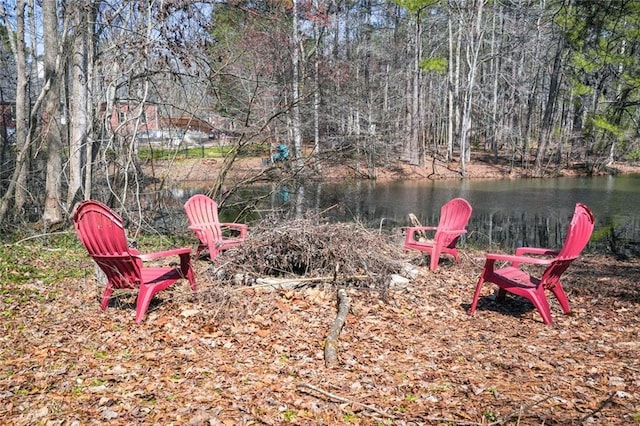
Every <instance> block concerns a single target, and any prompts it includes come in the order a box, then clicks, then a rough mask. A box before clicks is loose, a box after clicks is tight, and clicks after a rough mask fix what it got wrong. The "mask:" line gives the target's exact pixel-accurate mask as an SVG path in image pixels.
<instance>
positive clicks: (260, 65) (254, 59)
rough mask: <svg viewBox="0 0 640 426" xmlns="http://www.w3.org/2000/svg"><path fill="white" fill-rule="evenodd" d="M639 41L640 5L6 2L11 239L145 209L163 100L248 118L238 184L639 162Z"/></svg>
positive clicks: (4, 156) (4, 149)
mask: <svg viewBox="0 0 640 426" xmlns="http://www.w3.org/2000/svg"><path fill="white" fill-rule="evenodd" d="M13 3H15V8H14V7H13ZM638 28H640V2H638V1H630V0H601V1H590V0H492V1H490V0H448V1H445V0H394V1H388V0H387V1H384V0H304V1H302V0H264V1H256V0H243V1H242V0H228V1H223V2H220V1H189V2H186V1H157V0H139V1H129V2H122V1H119V0H101V1H98V0H93V1H90V0H74V1H69V0H57V1H44V2H32V1H26V0H16V1H15V2H13V1H9V2H7V1H0V61H1V62H0V69H1V70H2V72H0V107H2V108H3V109H2V110H0V112H2V113H1V114H0V117H2V123H0V142H1V143H2V146H1V147H0V162H1V165H2V167H1V169H0V194H2V195H1V196H2V198H1V199H0V226H2V227H9V226H14V225H16V224H20V223H22V222H24V221H43V223H44V224H45V225H46V226H51V225H52V224H56V223H60V222H63V221H64V220H65V219H66V218H68V216H69V214H70V213H71V209H72V208H73V205H74V204H75V203H76V202H77V201H78V200H82V199H87V198H91V197H97V196H99V197H100V198H108V200H109V203H110V204H111V205H115V206H124V205H131V204H132V203H136V202H137V200H138V199H137V196H138V194H140V192H141V189H142V188H143V186H144V182H143V181H142V179H141V177H142V176H141V174H140V172H139V164H138V162H137V158H136V155H135V152H136V146H135V143H134V141H135V140H136V138H135V129H137V128H141V125H142V124H143V123H144V116H143V115H144V114H143V111H144V105H145V104H146V103H149V102H153V103H154V104H157V105H159V106H161V108H166V109H167V110H171V111H174V112H175V111H178V112H183V113H185V114H189V115H191V116H194V117H200V118H202V119H204V118H205V117H202V114H203V111H216V112H217V113H218V114H220V115H222V116H224V117H225V118H228V119H230V120H233V122H234V123H235V128H236V130H237V131H238V133H239V134H240V135H241V136H240V137H239V138H238V141H237V145H238V146H237V147H236V148H237V149H235V150H231V152H230V153H229V157H228V158H227V159H225V166H226V167H229V166H230V165H231V164H232V163H233V161H234V159H235V158H236V156H237V155H238V152H240V151H241V150H242V149H243V148H245V147H247V146H249V145H251V144H265V143H267V144H271V145H277V144H280V143H284V144H287V145H288V146H289V147H290V149H291V152H292V158H293V160H292V162H293V166H294V167H296V168H298V169H299V171H300V172H301V173H303V172H304V169H305V168H306V167H314V168H316V169H317V170H322V167H323V164H326V162H327V161H332V162H335V161H340V160H341V159H342V158H348V160H349V161H351V162H355V164H356V167H357V168H358V169H359V170H360V171H361V172H362V173H363V174H364V175H366V176H369V177H370V178H375V177H376V168H377V167H379V166H381V165H393V164H396V163H397V162H398V161H401V162H406V163H409V164H412V165H415V166H416V167H428V168H432V169H433V170H434V172H435V171H436V168H437V167H439V165H441V164H447V165H448V166H449V167H451V164H455V166H454V167H457V168H458V169H459V171H460V175H461V176H462V177H464V176H465V175H466V167H467V165H468V163H469V162H470V161H471V159H472V157H473V155H474V154H477V153H488V154H490V155H491V156H492V157H493V158H495V159H496V160H497V159H501V160H503V161H504V160H505V159H506V160H508V161H509V163H510V164H511V165H512V166H516V165H517V166H523V167H525V168H526V169H527V170H529V171H530V174H531V175H532V176H545V175H548V174H552V173H553V172H554V171H555V170H557V169H558V168H560V167H563V166H566V165H567V164H568V163H570V162H571V163H574V162H579V163H581V164H583V165H584V167H586V168H587V169H588V170H591V171H593V172H597V171H600V170H602V169H604V168H606V167H607V166H609V165H611V164H612V163H613V162H614V161H620V160H625V159H626V160H637V159H639V158H640V147H639V144H638V140H639V132H640V108H639V102H640V54H639V52H638V49H639V48H640V31H638ZM119 102H127V103H128V105H129V110H128V114H127V116H126V118H125V121H126V126H127V128H131V127H133V129H134V134H133V136H132V135H131V134H128V135H127V137H122V134H121V132H119V129H118V127H115V128H114V127H113V126H112V125H111V124H110V122H109V118H108V117H110V115H111V112H112V111H113V109H114V108H116V105H117V104H118V103H119ZM6 108H10V109H11V112H12V118H11V119H10V120H7V119H6V118H5V117H6V116H7V114H6V113H5V112H6ZM9 121H10V123H9ZM122 125H123V126H124V125H125V124H124V123H122ZM309 148H310V149H309ZM450 163H451V164H450ZM224 179H225V178H224V174H223V175H222V176H221V177H220V179H218V180H217V181H216V186H215V188H212V192H213V193H215V192H216V191H218V190H219V189H220V188H222V187H223V185H224V183H225V182H224Z"/></svg>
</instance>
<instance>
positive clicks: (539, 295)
mask: <svg viewBox="0 0 640 426" xmlns="http://www.w3.org/2000/svg"><path fill="white" fill-rule="evenodd" d="M527 299H529V300H530V301H531V303H533V305H534V306H535V307H536V309H537V310H538V312H539V313H540V316H542V321H543V322H544V323H545V324H551V323H552V322H553V321H552V320H551V308H550V307H549V301H548V300H547V297H546V296H545V294H544V288H543V287H539V288H538V289H537V290H535V291H533V292H531V293H529V296H528V297H527Z"/></svg>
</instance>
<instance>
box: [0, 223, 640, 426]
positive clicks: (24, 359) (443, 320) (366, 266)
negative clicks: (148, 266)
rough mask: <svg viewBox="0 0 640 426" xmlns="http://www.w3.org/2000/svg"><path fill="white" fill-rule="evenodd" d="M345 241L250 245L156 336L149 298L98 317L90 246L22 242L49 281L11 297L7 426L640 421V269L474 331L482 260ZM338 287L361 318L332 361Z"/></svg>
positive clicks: (293, 227)
mask: <svg viewBox="0 0 640 426" xmlns="http://www.w3.org/2000/svg"><path fill="white" fill-rule="evenodd" d="M327 226H330V225H328V224H327V225H319V224H314V223H305V222H301V223H293V224H292V223H291V222H289V223H287V224H286V225H285V227H274V226H270V227H269V228H268V230H264V229H260V228H252V230H251V232H250V235H249V239H248V240H247V241H246V242H245V245H244V246H243V247H242V248H238V249H233V250H229V251H228V252H225V253H224V254H222V255H220V256H219V257H218V258H216V259H215V260H214V261H213V262H210V261H209V260H208V259H207V258H203V259H199V260H196V261H195V263H194V265H195V271H196V277H197V282H198V290H197V291H196V292H192V291H191V290H190V289H189V286H188V285H187V284H186V282H182V283H177V284H176V285H174V286H172V287H171V288H169V289H167V290H165V291H162V292H160V293H158V294H157V295H156V296H155V298H154V299H153V301H152V305H151V307H150V310H149V312H148V314H147V317H146V319H145V320H144V321H143V322H142V323H140V324H136V323H135V322H134V320H133V317H134V306H135V295H134V294H132V293H127V292H124V293H122V292H116V293H115V295H114V296H115V297H114V298H113V299H112V303H111V306H110V307H109V308H108V309H107V310H106V311H105V312H99V310H98V305H99V298H100V295H101V291H102V289H101V287H100V286H99V285H98V284H97V282H96V279H95V273H94V264H93V262H92V261H91V260H90V259H88V258H87V257H86V256H84V252H83V250H82V249H81V248H80V246H79V244H78V246H77V247H76V248H68V247H67V248H65V249H62V248H59V247H58V248H57V247H55V246H54V247H51V246H49V247H45V248H43V247H42V245H37V244H33V245H30V244H29V242H24V243H22V244H21V245H20V255H19V256H17V255H16V257H15V259H12V260H10V261H8V262H9V263H10V264H13V265H15V267H14V268H15V269H16V270H19V269H20V268H22V267H24V265H32V266H33V267H35V268H36V270H32V271H31V272H30V273H29V274H30V275H28V276H22V274H18V275H19V276H20V277H21V279H22V280H23V282H22V283H20V284H11V282H12V281H11V280H7V279H6V277H7V276H10V275H11V274H12V273H15V272H16V271H14V270H13V269H11V268H7V270H5V271H4V275H5V278H4V279H3V280H0V288H1V289H2V292H1V294H0V312H2V315H3V321H2V322H1V323H0V329H1V332H0V342H1V344H0V359H1V360H2V375H0V396H1V399H0V418H2V419H3V424H11V425H35V424H38V425H62V424H64V425H84V424H98V423H107V422H108V423H109V424H117V425H120V424H122V425H129V424H162V425H280V424H296V425H339V424H340V425H623V424H624V425H629V424H640V358H639V357H638V354H640V335H639V327H638V321H639V320H638V318H640V315H639V314H640V283H639V282H638V276H640V274H639V272H640V259H637V258H632V259H626V260H617V259H615V258H612V257H609V256H606V255H592V254H586V255H583V256H582V257H581V258H580V259H578V260H577V261H576V262H575V263H574V265H572V266H571V268H570V269H569V270H568V271H567V272H566V273H565V277H564V283H565V288H566V292H567V293H568V297H569V300H570V303H571V306H572V313H571V314H570V315H563V314H562V313H561V311H560V308H559V306H558V304H557V303H556V302H555V301H552V304H551V309H552V316H553V320H554V323H553V325H544V324H543V323H542V321H541V318H540V316H539V314H538V313H537V312H536V311H535V309H534V308H533V306H532V305H531V304H530V303H529V302H528V301H526V300H524V299H521V298H515V297H509V298H507V300H506V301H505V302H502V303H498V302H496V300H495V298H494V296H493V295H492V293H493V291H494V290H495V288H494V286H492V285H490V284H487V285H485V287H484V290H483V291H482V295H481V297H480V301H479V304H478V310H477V311H476V313H475V314H474V315H471V316H470V315H468V314H467V312H466V311H467V309H468V307H469V305H470V302H471V299H472V296H473V292H474V288H475V284H476V281H477V278H478V276H479V274H480V271H481V269H482V265H483V263H484V258H483V254H482V253H480V252H477V251H474V250H472V249H470V248H466V247H461V259H460V263H458V264H456V263H455V262H453V261H451V260H450V259H447V258H444V259H443V260H441V262H440V266H439V268H438V269H437V270H436V271H430V270H429V268H428V266H427V262H426V261H425V259H424V258H423V256H421V255H420V254H418V253H403V252H402V249H401V247H402V236H401V235H399V234H398V235H390V236H388V240H387V239H386V237H385V238H382V237H381V236H380V235H378V233H377V232H372V231H370V230H364V229H359V228H358V225H356V224H349V225H344V226H345V228H327ZM141 249H143V248H142V247H141ZM9 251H10V252H13V251H14V250H13V249H11V250H9ZM16 251H17V250H16ZM143 251H144V250H143ZM77 259H81V260H79V261H78V260H77ZM5 260H6V259H5ZM305 262H306V269H307V271H306V274H305V275H303V276H301V277H295V276H293V275H291V274H285V275H280V276H279V277H273V278H271V279H270V280H267V281H260V277H261V276H263V275H264V274H267V273H268V272H269V271H270V270H271V271H272V272H273V271H274V270H283V269H284V270H286V269H287V268H291V266H292V264H295V265H300V264H301V263H302V264H305ZM21 265H22V266H21ZM338 265H340V268H338ZM73 271H76V272H73ZM77 271H79V273H78V272H77ZM394 271H395V273H397V274H398V275H405V276H406V277H408V278H407V280H405V281H403V280H398V279H396V278H397V277H396V276H395V275H391V273H392V272H394ZM51 276H57V277H60V278H58V279H55V280H50V277H51ZM363 276H365V277H363ZM30 277H31V278H30ZM38 277H47V279H48V281H52V282H51V283H47V284H44V283H43V279H41V278H38ZM392 277H393V279H392ZM287 279H288V280H287ZM339 288H343V289H345V291H346V295H347V299H346V301H347V302H348V311H347V312H348V314H347V315H346V318H345V322H344V325H343V326H342V328H341V329H339V335H338V338H337V341H336V342H335V345H333V346H331V347H332V348H334V349H335V354H336V355H337V358H335V359H334V360H333V361H332V362H328V360H329V359H330V358H328V357H327V353H326V352H325V349H326V342H327V339H328V336H329V334H330V330H332V329H334V328H335V327H336V320H337V318H338V310H339V309H338V300H337V294H340V292H339V291H337V290H338V289H339Z"/></svg>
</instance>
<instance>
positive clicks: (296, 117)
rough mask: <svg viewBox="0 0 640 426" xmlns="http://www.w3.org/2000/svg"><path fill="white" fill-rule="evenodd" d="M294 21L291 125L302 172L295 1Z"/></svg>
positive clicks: (297, 158)
mask: <svg viewBox="0 0 640 426" xmlns="http://www.w3.org/2000/svg"><path fill="white" fill-rule="evenodd" d="M292 14H293V19H292V38H291V40H292V51H291V63H292V74H293V75H292V78H291V85H292V88H291V89H292V91H291V98H292V99H291V102H292V103H293V106H292V108H291V122H292V123H291V125H292V127H293V147H294V151H295V156H296V169H298V170H301V169H302V167H303V166H304V157H303V155H304V153H303V152H302V129H301V127H302V123H301V122H300V89H299V85H300V73H299V68H300V51H299V50H298V49H299V45H300V34H299V33H298V0H293V11H292Z"/></svg>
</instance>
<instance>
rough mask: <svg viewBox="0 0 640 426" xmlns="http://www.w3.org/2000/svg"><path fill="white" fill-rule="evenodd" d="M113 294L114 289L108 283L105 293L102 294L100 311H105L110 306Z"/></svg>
mask: <svg viewBox="0 0 640 426" xmlns="http://www.w3.org/2000/svg"><path fill="white" fill-rule="evenodd" d="M112 294H113V287H112V286H111V284H110V283H109V282H107V286H106V287H105V289H104V293H102V301H101V303H100V310H103V311H104V310H105V309H107V307H108V306H109V300H111V295H112Z"/></svg>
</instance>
